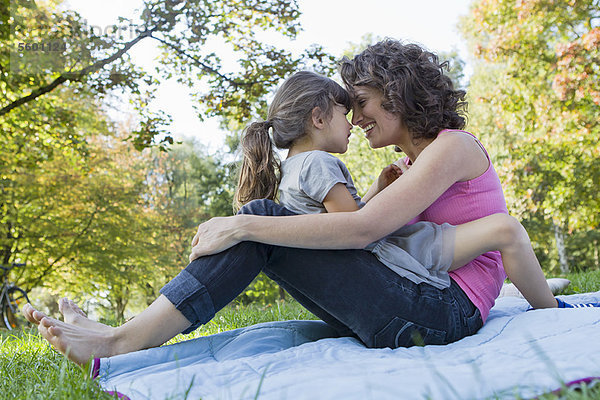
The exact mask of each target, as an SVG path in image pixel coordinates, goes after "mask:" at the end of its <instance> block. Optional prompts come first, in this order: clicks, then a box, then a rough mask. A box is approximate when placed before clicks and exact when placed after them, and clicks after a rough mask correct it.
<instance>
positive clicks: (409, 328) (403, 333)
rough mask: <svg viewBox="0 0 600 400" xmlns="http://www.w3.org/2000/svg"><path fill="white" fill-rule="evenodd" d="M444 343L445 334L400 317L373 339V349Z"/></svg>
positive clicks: (394, 319) (395, 318)
mask: <svg viewBox="0 0 600 400" xmlns="http://www.w3.org/2000/svg"><path fill="white" fill-rule="evenodd" d="M445 343H446V332H444V331H441V330H439V329H433V328H428V327H426V326H422V325H419V324H416V323H414V322H411V321H407V320H405V319H403V318H400V317H394V318H393V319H392V320H391V321H390V322H389V323H388V324H387V325H386V326H384V327H383V329H381V330H380V331H379V332H377V333H376V334H375V336H374V337H373V344H374V347H377V348H381V347H391V348H392V349H395V348H396V347H411V346H415V345H416V346H424V345H426V344H445Z"/></svg>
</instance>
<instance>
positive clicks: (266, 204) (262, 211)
mask: <svg viewBox="0 0 600 400" xmlns="http://www.w3.org/2000/svg"><path fill="white" fill-rule="evenodd" d="M238 214H252V215H265V216H285V215H296V214H295V213H293V212H291V211H290V210H288V209H287V208H285V207H283V206H282V205H281V204H278V203H275V202H274V201H273V200H269V199H256V200H252V201H251V202H249V203H247V204H245V205H243V206H242V208H240V211H238Z"/></svg>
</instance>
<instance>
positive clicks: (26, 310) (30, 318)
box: [21, 303, 39, 325]
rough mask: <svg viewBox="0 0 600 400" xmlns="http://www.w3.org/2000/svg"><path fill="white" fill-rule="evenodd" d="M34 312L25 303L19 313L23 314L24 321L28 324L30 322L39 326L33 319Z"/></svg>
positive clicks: (29, 305)
mask: <svg viewBox="0 0 600 400" xmlns="http://www.w3.org/2000/svg"><path fill="white" fill-rule="evenodd" d="M34 311H35V309H34V308H33V307H32V306H31V304H29V303H27V304H25V305H24V306H23V308H22V309H21V313H22V314H23V316H24V317H25V319H26V320H27V321H29V322H31V323H32V324H36V325H37V324H39V321H38V320H36V319H35V318H33V312H34Z"/></svg>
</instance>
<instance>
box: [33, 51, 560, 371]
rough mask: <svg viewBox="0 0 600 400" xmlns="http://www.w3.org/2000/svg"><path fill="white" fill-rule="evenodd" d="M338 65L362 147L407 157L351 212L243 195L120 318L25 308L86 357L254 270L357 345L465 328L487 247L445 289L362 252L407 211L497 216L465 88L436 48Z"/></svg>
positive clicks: (148, 341) (179, 322) (496, 198)
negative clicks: (157, 288) (296, 210)
mask: <svg viewBox="0 0 600 400" xmlns="http://www.w3.org/2000/svg"><path fill="white" fill-rule="evenodd" d="M341 75H342V78H343V79H344V82H345V84H346V86H347V88H348V89H349V91H350V92H351V93H352V95H353V97H354V107H353V112H354V113H353V121H352V122H353V123H354V124H355V125H359V126H361V127H362V128H363V129H364V130H365V132H366V136H367V138H368V140H369V142H370V145H371V147H374V148H377V147H383V146H389V145H396V146H398V147H399V148H400V149H402V151H404V152H405V153H406V154H407V156H408V160H409V163H410V164H411V168H410V169H408V170H407V171H406V172H405V173H403V174H402V175H401V176H400V177H399V178H398V179H397V180H395V181H394V182H393V183H391V184H390V185H389V186H388V187H387V188H386V189H385V190H383V191H381V192H380V193H378V194H377V195H376V196H374V197H373V198H371V199H370V201H369V202H368V203H367V205H365V206H364V207H363V208H362V209H360V210H358V211H354V212H339V213H325V214H310V215H300V216H295V215H294V216H292V215H290V214H291V213H290V212H289V211H287V210H286V209H285V208H283V207H281V206H279V205H277V204H276V203H273V202H272V201H269V200H259V201H254V202H251V203H249V204H247V205H246V206H244V207H243V208H242V210H241V215H238V216H235V217H226V218H214V219H211V220H210V221H208V222H206V223H204V224H202V225H200V226H199V228H198V233H197V234H196V236H195V237H194V240H193V243H192V244H193V250H192V254H191V255H190V260H191V263H190V264H189V265H188V267H186V269H185V270H183V271H182V272H181V273H180V274H179V275H178V276H177V277H175V278H174V279H173V280H172V281H171V282H169V283H168V284H167V285H166V286H165V287H164V288H163V289H161V293H162V295H161V296H160V297H159V298H158V299H157V300H156V301H155V302H154V303H153V304H152V305H151V306H150V307H149V308H148V309H146V310H145V311H144V312H142V313H141V314H140V315H138V316H137V317H135V318H134V319H132V320H131V321H129V322H127V323H126V324H124V325H122V326H120V327H117V328H112V327H108V326H105V325H102V324H99V323H97V322H94V321H91V320H89V319H87V318H86V317H85V315H83V313H81V311H80V310H79V308H77V306H75V305H74V304H73V303H72V302H70V301H68V300H63V301H61V302H60V308H61V311H62V313H63V315H64V317H65V322H64V323H63V322H60V321H56V320H53V319H51V318H48V317H46V316H44V315H43V314H42V313H39V312H37V311H35V310H34V309H33V308H32V307H31V306H28V307H26V308H25V309H24V313H25V315H26V316H27V317H28V319H29V320H30V321H32V322H35V323H39V330H40V333H41V334H42V335H43V336H44V337H45V338H46V339H47V340H48V341H49V342H50V343H51V344H53V345H54V347H56V348H57V349H58V350H60V351H61V352H63V353H65V354H67V356H68V357H69V358H70V359H72V360H73V361H75V362H77V363H79V364H84V363H85V362H87V361H88V360H89V358H90V357H91V356H96V357H106V356H111V355H115V354H121V353H125V352H130V351H135V350H139V349H143V348H148V347H153V346H158V345H160V344H162V343H164V342H165V341H167V340H168V339H170V338H171V337H173V336H175V335H176V334H178V333H180V332H189V331H191V330H193V329H195V328H197V327H198V326H199V325H201V324H203V323H206V322H208V321H209V320H210V319H211V318H212V317H213V316H214V313H215V311H216V310H219V309H220V308H222V307H224V306H225V305H226V304H227V303H229V302H230V301H231V300H232V299H234V298H235V297H236V296H237V295H238V294H239V293H241V292H242V291H243V290H244V288H245V287H246V286H247V285H248V284H249V283H250V282H251V281H252V279H253V278H254V277H255V276H256V275H257V274H258V273H259V272H260V271H261V270H262V271H264V272H265V273H266V274H267V275H268V276H269V277H271V278H272V279H274V280H275V281H277V282H278V283H279V284H280V285H281V286H282V287H284V288H285V289H286V290H287V291H288V292H289V293H290V294H291V295H292V296H293V297H294V298H296V299H297V300H298V301H299V302H300V303H301V304H303V305H304V306H305V307H306V308H308V309H309V310H310V311H312V312H313V313H314V314H315V315H317V316H318V317H320V318H321V319H323V320H324V321H326V322H327V323H329V324H330V325H332V326H333V327H335V328H336V329H337V331H338V332H339V333H340V334H341V335H353V336H356V337H358V338H359V339H360V340H362V341H363V342H364V343H365V345H367V346H369V347H392V348H394V347H398V346H411V345H413V344H415V343H421V344H443V343H450V342H453V341H456V340H459V339H461V338H463V337H465V336H467V335H471V334H473V333H475V332H476V331H477V330H478V329H479V328H480V327H481V326H482V324H483V323H484V321H485V319H486V318H487V315H488V313H489V310H490V308H491V307H492V305H493V304H494V299H495V298H496V297H497V295H498V293H499V291H500V287H501V285H502V282H503V280H504V277H505V275H504V271H503V269H502V263H501V258H500V255H499V253H496V252H492V253H486V254H484V255H482V256H480V257H478V258H477V259H475V260H473V261H472V262H470V263H468V264H466V265H465V266H464V267H462V268H460V269H458V270H456V271H453V272H451V273H450V274H451V278H452V279H451V285H450V287H449V288H446V289H438V288H435V287H433V286H430V285H427V284H422V285H417V284H415V283H413V282H411V281H410V280H408V279H406V278H403V277H401V276H399V275H397V274H395V273H393V272H392V271H391V270H390V269H389V268H387V267H385V266H384V265H383V264H381V262H379V260H378V259H377V258H376V257H375V256H374V255H373V254H371V253H370V252H368V251H365V250H361V249H363V248H364V247H365V246H367V245H368V244H370V243H371V242H374V241H375V240H377V239H379V238H382V237H384V236H385V235H387V234H389V233H391V232H393V231H395V230H396V229H398V228H399V227H402V226H404V225H406V224H407V223H413V222H416V221H418V220H423V221H432V222H435V223H437V224H442V223H444V222H448V223H451V224H454V225H457V224H461V223H464V222H468V221H471V220H474V219H479V218H482V217H485V216H487V215H490V214H494V213H507V210H506V204H505V201H504V197H503V194H502V188H501V186H500V182H499V180H498V177H497V175H496V173H495V171H494V169H493V167H492V166H491V163H490V160H489V158H488V156H487V153H486V152H485V150H484V149H483V147H482V145H481V144H480V143H479V142H478V141H477V140H476V139H475V138H474V137H473V136H472V135H470V134H468V133H465V132H461V131H457V130H459V129H462V128H463V127H464V124H465V119H464V117H463V116H462V110H463V108H464V107H465V106H466V103H465V102H464V100H463V99H464V94H465V93H464V92H463V91H460V90H454V89H453V86H452V82H451V81H450V79H449V78H448V77H446V76H444V74H443V71H442V67H441V66H440V65H439V63H438V61H437V57H436V56H435V55H433V54H431V53H429V52H427V51H424V50H423V49H421V48H420V47H419V46H417V45H411V44H409V45H403V44H401V43H400V42H397V41H393V40H386V41H383V42H381V43H378V44H376V45H374V46H371V47H369V48H368V49H367V50H365V51H364V52H363V53H361V54H359V55H358V56H356V57H355V58H354V59H353V60H348V59H345V60H343V61H342V65H341ZM249 214H259V215H249ZM456 240H457V241H458V240H462V238H460V237H459V236H458V235H457V237H456ZM527 246H529V242H527ZM199 257H201V258H199ZM542 282H543V280H542ZM544 284H545V283H544ZM545 289H546V290H547V287H546V288H545ZM542 292H543V291H542ZM549 301H552V302H554V303H553V304H548V307H551V306H553V307H556V303H555V301H554V300H553V299H552V298H551V300H549Z"/></svg>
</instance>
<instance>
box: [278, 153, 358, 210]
mask: <svg viewBox="0 0 600 400" xmlns="http://www.w3.org/2000/svg"><path fill="white" fill-rule="evenodd" d="M336 183H342V184H344V185H346V187H347V188H348V191H349V192H350V194H351V195H352V197H353V198H354V200H355V201H356V204H357V205H358V207H362V206H364V205H365V203H363V201H362V200H361V199H360V196H359V195H358V193H357V191H356V188H355V187H354V182H352V177H351V176H350V172H349V171H348V168H347V167H346V164H344V163H343V162H342V161H341V160H340V159H339V158H337V157H335V156H333V155H331V154H329V153H327V152H325V151H321V150H313V151H305V152H304V153H300V154H296V155H294V156H292V157H289V158H288V159H285V160H283V161H282V162H281V182H280V183H279V203H281V205H283V206H284V207H285V208H287V209H288V210H290V211H292V212H295V213H296V214H316V213H324V212H327V210H326V209H325V207H324V206H323V200H325V197H326V196H327V193H329V191H330V190H331V188H333V186H334V185H335V184H336Z"/></svg>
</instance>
